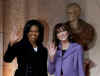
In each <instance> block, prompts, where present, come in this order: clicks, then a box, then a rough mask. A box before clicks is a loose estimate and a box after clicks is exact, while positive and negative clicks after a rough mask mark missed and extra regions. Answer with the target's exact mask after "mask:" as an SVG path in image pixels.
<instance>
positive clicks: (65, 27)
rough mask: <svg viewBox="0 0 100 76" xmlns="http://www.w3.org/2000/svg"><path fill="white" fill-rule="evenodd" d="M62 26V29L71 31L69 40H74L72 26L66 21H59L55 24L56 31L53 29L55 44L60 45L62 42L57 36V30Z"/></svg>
mask: <svg viewBox="0 0 100 76" xmlns="http://www.w3.org/2000/svg"><path fill="white" fill-rule="evenodd" d="M60 28H62V30H64V31H67V32H68V33H69V36H68V40H69V41H70V42H72V34H71V27H70V26H69V25H68V24H65V23H58V24H56V25H55V27H54V31H53V42H54V44H55V46H58V44H59V42H60V41H59V39H58V38H57V33H58V31H57V30H60Z"/></svg>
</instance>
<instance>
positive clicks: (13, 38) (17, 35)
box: [10, 29, 22, 46]
mask: <svg viewBox="0 0 100 76" xmlns="http://www.w3.org/2000/svg"><path fill="white" fill-rule="evenodd" d="M13 30H14V31H12V32H11V34H10V45H11V46H13V44H15V43H17V42H19V41H20V40H21V39H22V32H21V30H20V31H18V29H13Z"/></svg>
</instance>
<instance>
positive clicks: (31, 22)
mask: <svg viewBox="0 0 100 76" xmlns="http://www.w3.org/2000/svg"><path fill="white" fill-rule="evenodd" d="M32 26H37V27H38V28H39V37H38V40H37V44H41V43H42V42H43V37H44V27H43V24H42V23H41V22H40V21H39V20H33V19H32V20H29V21H27V22H26V24H25V27H24V33H23V40H28V37H27V34H28V33H29V31H30V28H31V27H32Z"/></svg>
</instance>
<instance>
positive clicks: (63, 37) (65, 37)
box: [57, 27, 69, 41]
mask: <svg viewBox="0 0 100 76" xmlns="http://www.w3.org/2000/svg"><path fill="white" fill-rule="evenodd" d="M57 31H58V32H57V38H58V39H59V40H60V41H65V40H68V36H69V33H68V31H66V30H64V29H63V27H60V28H59V29H57Z"/></svg>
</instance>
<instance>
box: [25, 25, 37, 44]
mask: <svg viewBox="0 0 100 76" xmlns="http://www.w3.org/2000/svg"><path fill="white" fill-rule="evenodd" d="M27 36H28V40H29V42H30V43H36V41H37V40H38V37H39V28H38V27H37V26H35V25H34V26H32V27H31V28H30V30H29V33H28V35H27Z"/></svg>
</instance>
